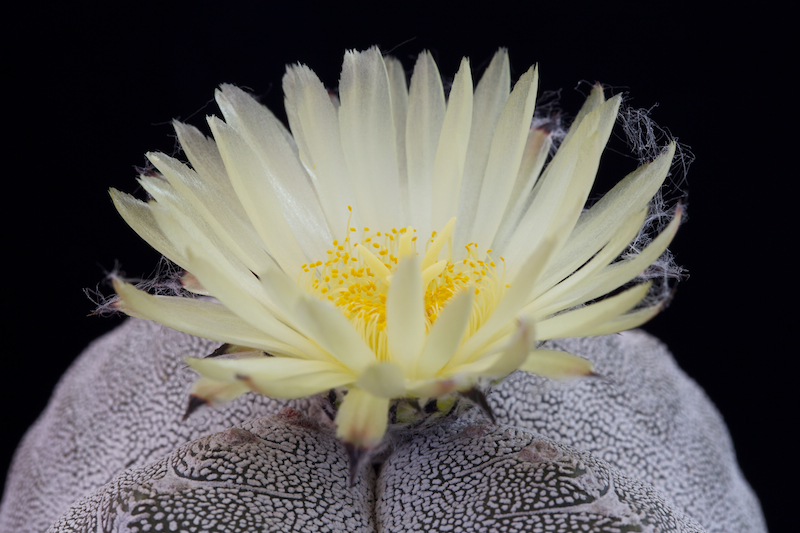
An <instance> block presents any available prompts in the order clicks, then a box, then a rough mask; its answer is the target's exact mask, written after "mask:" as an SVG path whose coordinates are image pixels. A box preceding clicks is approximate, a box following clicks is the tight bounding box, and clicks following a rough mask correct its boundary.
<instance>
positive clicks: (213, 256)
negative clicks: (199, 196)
mask: <svg viewBox="0 0 800 533" xmlns="http://www.w3.org/2000/svg"><path fill="white" fill-rule="evenodd" d="M139 182H140V183H141V184H142V186H143V187H144V188H145V189H146V190H147V191H148V192H149V193H150V194H152V195H153V197H154V198H156V199H157V200H158V201H157V202H150V212H151V213H152V215H153V218H155V220H156V222H157V223H158V226H159V228H160V229H161V231H163V232H164V235H165V236H166V237H167V238H168V239H169V240H170V241H171V242H172V243H173V245H174V246H175V248H177V249H178V250H180V251H181V253H182V254H183V256H184V257H185V258H186V261H187V262H186V263H185V265H184V268H186V269H187V270H189V271H190V272H192V271H193V270H194V266H193V265H192V258H191V257H190V256H189V250H190V249H191V250H193V251H194V254H195V255H196V256H201V257H204V258H206V259H207V260H208V261H209V262H211V263H213V264H215V265H216V266H217V268H218V269H219V270H220V271H222V272H224V274H225V275H226V276H228V277H229V278H231V279H232V280H235V281H236V283H238V284H239V285H241V286H242V287H243V290H246V291H250V292H251V293H253V294H260V293H261V291H260V290H259V289H260V287H259V284H258V282H257V279H256V277H255V276H254V275H253V272H251V271H250V270H249V269H248V268H247V267H246V266H245V265H244V264H243V263H242V262H241V261H240V260H239V259H238V258H237V257H236V256H235V255H234V254H233V253H231V252H230V251H229V250H228V248H227V246H226V245H225V244H224V243H223V242H222V241H220V240H219V238H218V237H217V236H216V235H215V234H214V232H213V230H212V229H211V228H210V227H209V226H208V224H206V223H205V220H203V218H202V217H201V216H200V215H199V214H198V213H197V212H196V211H195V210H194V209H193V208H192V207H191V205H189V204H188V202H186V200H185V199H184V198H182V197H181V196H180V195H178V194H176V192H175V190H174V189H173V188H172V186H171V185H170V184H169V183H167V182H166V181H163V180H161V179H158V178H153V177H149V176H142V177H140V178H139ZM270 262H271V260H270ZM201 284H202V280H201Z"/></svg>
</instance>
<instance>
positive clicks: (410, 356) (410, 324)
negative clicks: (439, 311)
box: [386, 256, 425, 376]
mask: <svg viewBox="0 0 800 533" xmlns="http://www.w3.org/2000/svg"><path fill="white" fill-rule="evenodd" d="M419 263H420V262H419V258H418V257H416V256H411V257H402V258H400V262H399V264H398V265H397V270H396V271H395V273H394V276H393V277H392V281H391V285H390V286H389V293H388V295H387V297H386V334H387V339H388V344H389V353H390V355H391V358H392V361H393V362H394V363H396V364H397V365H398V366H400V368H402V369H403V372H404V373H405V374H406V375H407V376H411V375H413V374H412V373H413V372H414V366H415V364H416V362H417V359H418V358H419V355H420V353H421V352H422V348H423V346H424V345H425V288H424V287H423V286H422V272H421V271H420V264H419Z"/></svg>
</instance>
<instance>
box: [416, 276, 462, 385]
mask: <svg viewBox="0 0 800 533" xmlns="http://www.w3.org/2000/svg"><path fill="white" fill-rule="evenodd" d="M474 294H475V293H474V292H473V291H471V290H462V291H459V292H458V293H456V295H455V296H454V297H453V298H452V299H451V300H450V301H449V302H447V305H445V307H444V309H442V312H441V313H440V314H439V316H438V317H437V318H436V322H434V323H433V325H432V326H431V329H430V331H429V332H428V335H427V338H426V339H425V348H424V349H423V351H422V354H421V355H420V358H419V361H417V372H416V376H417V377H418V378H420V379H425V378H427V377H431V376H434V375H435V374H436V373H437V372H438V371H439V370H440V369H441V368H442V367H443V366H444V365H445V364H447V362H448V361H449V360H450V358H451V357H452V356H453V354H454V353H455V351H456V348H458V346H459V345H460V344H461V339H463V338H464V333H465V332H466V331H467V326H469V318H470V315H471V314H472V300H473V298H474Z"/></svg>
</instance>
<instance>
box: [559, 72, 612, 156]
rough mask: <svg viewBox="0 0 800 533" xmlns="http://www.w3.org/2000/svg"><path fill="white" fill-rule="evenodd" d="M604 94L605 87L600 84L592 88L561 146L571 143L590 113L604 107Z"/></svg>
mask: <svg viewBox="0 0 800 533" xmlns="http://www.w3.org/2000/svg"><path fill="white" fill-rule="evenodd" d="M603 93H604V91H603V86H602V85H600V84H599V83H597V84H595V85H594V87H592V90H591V91H590V92H589V96H588V98H586V101H585V102H584V103H583V105H582V106H581V109H580V111H578V114H577V115H575V119H574V120H573V121H572V124H570V127H569V131H568V132H567V135H566V136H565V137H564V139H563V140H562V141H561V146H564V145H565V144H567V143H568V142H569V141H570V139H572V136H573V135H575V132H576V131H577V129H578V126H580V124H581V122H583V119H584V118H586V115H588V114H589V113H591V112H592V111H594V110H595V109H597V108H598V107H600V105H602V104H603V102H605V101H606V98H605V95H604V94H603Z"/></svg>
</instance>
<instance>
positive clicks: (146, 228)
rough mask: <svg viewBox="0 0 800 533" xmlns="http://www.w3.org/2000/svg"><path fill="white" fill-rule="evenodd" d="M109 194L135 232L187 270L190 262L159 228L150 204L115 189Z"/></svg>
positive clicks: (110, 190)
mask: <svg viewBox="0 0 800 533" xmlns="http://www.w3.org/2000/svg"><path fill="white" fill-rule="evenodd" d="M108 192H109V194H110V195H111V199H112V200H113V202H114V207H116V208H117V211H118V212H119V214H120V215H122V218H123V219H124V220H125V222H126V223H127V224H128V225H129V226H130V227H131V228H132V229H133V231H135V232H136V233H137V234H138V235H139V236H140V237H141V238H142V239H144V240H145V241H146V242H147V244H149V245H150V246H152V247H153V248H155V249H156V251H158V253H160V254H161V255H163V256H164V257H166V258H167V259H169V260H170V261H172V262H173V263H176V264H178V265H180V266H182V267H183V268H187V265H188V264H189V261H188V260H187V259H186V257H185V256H184V254H183V253H182V252H180V251H179V250H178V249H177V248H176V247H175V245H174V244H173V243H172V241H170V240H169V238H167V236H166V235H164V232H163V231H161V228H159V227H158V223H157V222H156V219H155V217H153V212H152V210H151V209H150V206H149V205H148V204H146V203H145V202H142V201H141V200H137V199H136V198H134V197H133V196H131V195H130V194H127V193H124V192H120V191H118V190H117V189H114V188H111V189H109V191H108Z"/></svg>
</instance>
